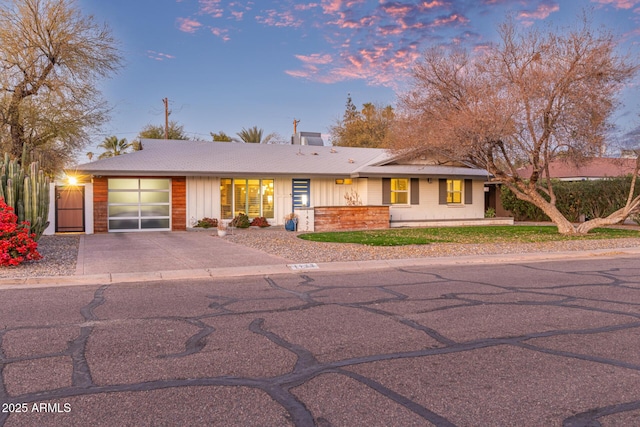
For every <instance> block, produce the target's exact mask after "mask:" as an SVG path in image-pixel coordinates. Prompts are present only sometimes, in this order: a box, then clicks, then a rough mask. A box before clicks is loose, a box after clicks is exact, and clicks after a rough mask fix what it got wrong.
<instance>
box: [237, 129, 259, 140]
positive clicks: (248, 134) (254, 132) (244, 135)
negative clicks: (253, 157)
mask: <svg viewBox="0 0 640 427" xmlns="http://www.w3.org/2000/svg"><path fill="white" fill-rule="evenodd" d="M237 135H238V136H239V137H240V139H241V140H242V141H244V142H252V143H257V144H260V143H261V142H262V129H258V126H254V127H252V128H249V129H245V128H242V131H241V132H238V133H237Z"/></svg>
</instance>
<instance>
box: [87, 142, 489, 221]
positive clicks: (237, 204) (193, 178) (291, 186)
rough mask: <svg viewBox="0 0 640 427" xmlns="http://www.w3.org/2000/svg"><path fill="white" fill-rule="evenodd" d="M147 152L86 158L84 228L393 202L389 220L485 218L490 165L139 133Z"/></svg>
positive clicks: (278, 217)
mask: <svg viewBox="0 0 640 427" xmlns="http://www.w3.org/2000/svg"><path fill="white" fill-rule="evenodd" d="M142 146H143V149H142V150H141V151H137V152H133V153H129V154H126V155H122V156H117V157H113V158H108V159H103V160H98V161H95V162H91V163H86V164H83V165H80V166H78V167H77V168H76V173H77V174H81V175H84V178H85V181H86V182H88V181H89V178H90V183H87V184H86V185H85V191H84V197H85V207H86V208H85V219H84V222H85V223H86V224H87V227H86V232H88V233H91V232H108V231H109V232H112V231H145V230H185V229H187V228H189V227H192V226H193V224H194V223H195V222H196V221H197V220H199V219H201V218H203V217H212V218H218V219H221V220H225V219H227V220H230V219H232V218H233V217H234V216H235V215H237V214H238V213H241V212H242V213H246V214H247V215H248V216H249V217H250V218H254V217H258V216H264V217H266V218H267V219H268V220H269V222H270V223H271V224H278V225H281V224H283V223H284V217H285V215H287V214H289V213H291V212H292V211H293V210H299V209H305V208H311V207H323V206H345V205H347V197H345V195H347V196H349V195H351V196H353V195H354V194H355V195H357V198H359V200H360V201H361V202H362V204H363V205H371V206H373V205H376V206H379V205H383V206H388V209H389V216H390V218H389V219H390V223H391V226H400V225H407V224H412V225H418V224H420V223H421V222H429V221H434V220H477V219H481V218H483V217H484V182H485V181H486V180H487V172H486V171H484V170H481V169H474V168H470V167H466V166H463V165H436V164H429V162H428V161H426V160H422V161H402V159H398V158H394V157H393V156H392V155H391V154H390V153H389V152H387V151H385V150H381V149H372V148H352V147H330V146H316V145H296V144H292V145H264V144H242V143H229V142H201V141H168V140H143V141H142Z"/></svg>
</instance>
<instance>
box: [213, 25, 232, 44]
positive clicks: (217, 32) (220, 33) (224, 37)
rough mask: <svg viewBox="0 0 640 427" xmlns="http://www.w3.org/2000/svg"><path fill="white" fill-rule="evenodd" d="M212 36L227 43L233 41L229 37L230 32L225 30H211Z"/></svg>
mask: <svg viewBox="0 0 640 427" xmlns="http://www.w3.org/2000/svg"><path fill="white" fill-rule="evenodd" d="M211 34H213V35H214V36H216V37H220V38H221V39H222V40H223V41H225V42H228V41H229V40H231V37H229V30H227V29H224V28H211Z"/></svg>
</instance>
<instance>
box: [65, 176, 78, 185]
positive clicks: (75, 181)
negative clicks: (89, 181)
mask: <svg viewBox="0 0 640 427" xmlns="http://www.w3.org/2000/svg"><path fill="white" fill-rule="evenodd" d="M67 183H68V184H69V185H78V178H77V177H75V176H73V175H67Z"/></svg>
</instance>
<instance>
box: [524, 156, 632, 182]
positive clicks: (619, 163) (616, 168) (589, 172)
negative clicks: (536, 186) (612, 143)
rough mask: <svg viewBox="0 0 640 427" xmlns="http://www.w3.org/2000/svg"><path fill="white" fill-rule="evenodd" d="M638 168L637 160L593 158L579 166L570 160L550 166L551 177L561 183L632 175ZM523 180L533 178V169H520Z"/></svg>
mask: <svg viewBox="0 0 640 427" xmlns="http://www.w3.org/2000/svg"><path fill="white" fill-rule="evenodd" d="M635 166H636V159H630V158H611V157H593V158H588V159H585V161H584V162H581V163H580V164H579V165H578V164H576V163H575V162H573V161H571V160H569V159H559V160H555V161H553V162H551V163H550V164H549V175H550V176H551V177H553V179H559V180H561V181H588V180H592V179H603V178H615V177H618V176H625V175H630V174H632V173H633V171H634V168H635ZM518 173H519V174H520V176H522V177H523V178H526V177H529V176H531V167H526V168H520V169H518Z"/></svg>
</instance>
